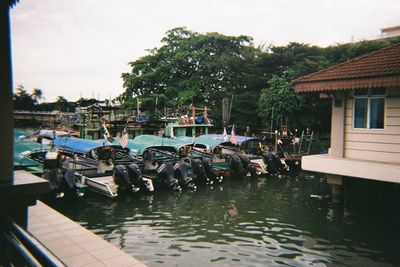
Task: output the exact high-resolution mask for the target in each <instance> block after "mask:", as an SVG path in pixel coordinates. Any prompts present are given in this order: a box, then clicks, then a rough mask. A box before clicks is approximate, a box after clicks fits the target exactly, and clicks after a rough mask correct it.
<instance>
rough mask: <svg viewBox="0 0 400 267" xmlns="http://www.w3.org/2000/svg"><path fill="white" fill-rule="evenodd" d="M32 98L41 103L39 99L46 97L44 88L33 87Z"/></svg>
mask: <svg viewBox="0 0 400 267" xmlns="http://www.w3.org/2000/svg"><path fill="white" fill-rule="evenodd" d="M32 98H33V100H34V101H35V102H36V104H39V100H41V99H44V97H43V92H42V90H41V89H39V88H33V92H32Z"/></svg>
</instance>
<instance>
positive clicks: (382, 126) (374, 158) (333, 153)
mask: <svg viewBox="0 0 400 267" xmlns="http://www.w3.org/2000/svg"><path fill="white" fill-rule="evenodd" d="M292 83H293V85H294V88H295V90H296V92H298V93H312V92H314V93H320V95H321V96H322V97H329V98H331V99H332V122H331V147H330V149H329V153H328V154H326V155H313V156H306V157H303V159H302V168H303V169H304V170H308V171H315V172H322V173H327V174H328V176H327V177H328V183H330V184H333V185H338V186H339V185H341V184H342V179H343V177H346V176H348V177H356V178H361V179H372V180H379V181H385V182H394V183H400V44H396V45H393V46H390V47H387V48H384V49H381V50H378V51H375V52H372V53H370V54H367V55H364V56H361V57H358V58H354V59H352V60H349V61H347V62H344V63H341V64H338V65H335V66H332V67H330V68H327V69H324V70H321V71H318V72H315V73H312V74H310V75H306V76H303V77H300V78H298V79H296V80H294V81H292ZM334 188H335V186H334Z"/></svg>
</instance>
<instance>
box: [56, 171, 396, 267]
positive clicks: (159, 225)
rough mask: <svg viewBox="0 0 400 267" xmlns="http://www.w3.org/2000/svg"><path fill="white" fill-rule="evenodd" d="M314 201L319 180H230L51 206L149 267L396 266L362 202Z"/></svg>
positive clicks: (391, 246) (324, 190) (322, 187)
mask: <svg viewBox="0 0 400 267" xmlns="http://www.w3.org/2000/svg"><path fill="white" fill-rule="evenodd" d="M311 195H318V196H329V195H330V191H329V187H328V186H327V185H326V184H325V180H324V178H323V177H321V176H315V175H307V174H306V175H305V176H304V177H298V178H287V177H274V178H258V179H254V180H241V181H237V180H231V181H229V180H228V181H225V183H224V184H223V185H219V186H218V187H214V188H210V187H201V188H199V190H198V192H196V193H194V194H191V193H184V194H181V195H175V194H171V193H170V192H159V193H158V194H154V195H137V196H135V197H133V198H132V199H130V201H128V202H127V201H124V200H109V199H106V198H103V197H98V196H95V195H93V196H89V197H88V198H87V199H86V200H85V201H83V202H78V203H73V204H71V203H63V202H58V203H52V205H54V206H55V207H56V208H57V209H59V210H61V211H62V212H63V213H66V214H67V215H68V216H69V217H71V218H72V219H74V220H76V221H78V222H80V223H81V224H82V225H84V226H85V227H86V228H88V229H90V230H92V231H93V232H95V233H96V234H98V235H101V236H102V237H103V238H105V239H106V240H108V241H109V242H111V243H113V244H115V245H117V246H118V247H120V248H122V249H123V250H125V251H126V252H128V253H129V254H131V255H133V256H135V257H137V258H138V259H140V260H142V261H144V262H145V263H146V264H148V265H149V266H161V265H162V266H165V265H167V266H171V265H179V266H188V265H194V266H210V265H214V266H235V265H237V266H239V265H241V266H242V265H244V266H281V265H290V266H303V265H311V266H325V265H352V266H354V265H358V266H365V265H371V266H372V265H382V264H383V263H384V262H386V263H387V264H388V266H390V263H392V264H393V265H396V264H397V263H398V262H400V259H399V256H398V253H397V250H398V249H399V248H400V244H399V241H397V240H399V239H398V238H397V239H395V238H394V237H396V235H397V234H398V233H399V230H397V227H396V226H395V225H396V224H395V223H394V224H393V225H392V226H393V227H391V228H390V230H389V229H384V228H385V227H382V226H381V225H378V223H382V220H376V219H375V220H374V219H372V218H371V217H369V216H368V213H367V214H366V213H364V212H360V210H361V211H363V209H362V208H361V209H360V206H359V205H360V204H359V203H357V204H354V201H353V202H352V201H350V202H349V203H346V204H345V205H333V204H332V203H331V201H330V198H329V197H328V198H327V197H321V198H315V197H310V196H311ZM363 201H364V205H365V200H364V199H363ZM367 203H368V202H367ZM352 205H356V207H355V208H354V207H353V206H352ZM367 205H369V203H368V204H367ZM382 212H383V211H382ZM381 215H382V214H381ZM383 216H386V218H385V220H383V221H386V220H387V219H393V218H392V217H389V218H388V216H390V213H389V215H388V214H387V213H384V214H383ZM394 220H395V222H397V223H398V222H399V221H400V220H398V218H397V217H395V218H394ZM372 229H373V231H372ZM388 233H391V234H392V236H390V235H389V236H388V235H387V234H388ZM383 235H386V236H385V237H383ZM397 237H398V235H397ZM388 239H390V240H391V241H390V242H389V241H388ZM392 240H395V241H392Z"/></svg>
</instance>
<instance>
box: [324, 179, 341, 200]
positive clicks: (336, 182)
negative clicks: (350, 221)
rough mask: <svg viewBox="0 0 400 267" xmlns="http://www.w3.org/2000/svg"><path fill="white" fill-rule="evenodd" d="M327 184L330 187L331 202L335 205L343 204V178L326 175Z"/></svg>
mask: <svg viewBox="0 0 400 267" xmlns="http://www.w3.org/2000/svg"><path fill="white" fill-rule="evenodd" d="M327 183H328V184H330V185H331V186H332V201H333V203H335V204H339V203H343V199H344V194H343V177H342V176H339V175H333V174H328V175H327Z"/></svg>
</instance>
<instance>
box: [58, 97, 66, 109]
mask: <svg viewBox="0 0 400 267" xmlns="http://www.w3.org/2000/svg"><path fill="white" fill-rule="evenodd" d="M56 107H57V109H58V110H59V111H67V108H68V100H67V99H66V98H65V97H63V96H58V97H57V100H56Z"/></svg>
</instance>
